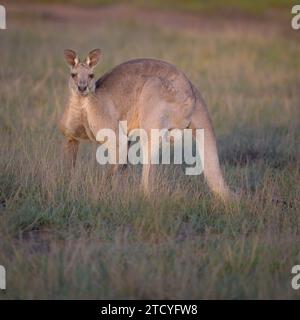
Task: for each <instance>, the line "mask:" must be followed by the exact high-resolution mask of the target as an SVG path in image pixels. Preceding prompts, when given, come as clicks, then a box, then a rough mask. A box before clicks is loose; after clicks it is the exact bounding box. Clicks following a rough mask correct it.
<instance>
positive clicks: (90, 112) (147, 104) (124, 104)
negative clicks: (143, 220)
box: [60, 49, 231, 200]
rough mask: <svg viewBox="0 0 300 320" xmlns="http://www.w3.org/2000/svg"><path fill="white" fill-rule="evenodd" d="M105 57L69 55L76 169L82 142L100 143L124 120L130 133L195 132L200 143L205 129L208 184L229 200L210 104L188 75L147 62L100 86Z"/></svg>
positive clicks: (67, 130) (69, 126)
mask: <svg viewBox="0 0 300 320" xmlns="http://www.w3.org/2000/svg"><path fill="white" fill-rule="evenodd" d="M101 56H102V54H101V50H100V49H95V50H93V51H91V52H90V53H89V54H88V56H87V58H86V59H85V60H83V61H80V59H79V57H78V55H77V54H76V52H75V51H73V50H65V51H64V57H65V60H66V62H67V63H68V65H69V66H70V70H71V73H70V79H69V87H70V95H69V99H68V103H67V105H66V108H65V111H64V113H63V116H62V119H61V121H60V129H61V131H62V133H63V134H64V136H65V146H64V150H65V154H66V156H67V158H68V159H69V163H70V165H71V166H73V167H74V166H75V162H76V155H77V152H78V146H79V142H80V141H81V140H90V141H95V142H96V135H97V132H98V131H99V130H100V129H102V128H109V129H113V130H115V132H118V124H119V121H122V120H126V121H127V123H128V130H131V129H137V128H142V129H144V130H146V131H147V132H149V131H150V130H151V129H152V128H155V129H174V128H176V129H181V130H182V129H186V128H189V129H192V130H193V137H195V135H194V132H195V130H196V129H204V159H205V165H204V176H205V179H206V181H207V183H208V185H209V187H210V189H211V190H212V192H213V193H214V194H216V195H218V196H220V197H221V198H222V199H224V200H226V199H229V198H230V196H231V192H230V190H229V188H228V186H227V184H226V183H225V181H224V179H223V175H222V171H221V168H220V164H219V158H218V152H217V144H216V138H215V134H214V130H213V127H212V122H211V119H210V116H209V113H208V110H207V107H206V104H205V102H204V100H203V98H202V96H201V94H200V92H199V90H197V88H196V87H195V86H194V85H193V84H192V83H191V82H190V81H189V79H188V78H187V77H186V76H185V74H184V73H183V72H181V71H180V70H178V69H177V68H176V67H175V66H174V65H172V64H170V63H167V62H164V61H161V60H156V59H148V58H147V59H135V60H130V61H127V62H124V63H122V64H120V65H118V66H116V67H115V68H113V69H112V70H111V71H109V72H107V73H105V74H104V75H103V76H102V77H101V78H99V79H98V80H95V78H94V68H95V66H96V65H97V64H98V62H99V60H100V58H101ZM142 149H143V148H142ZM149 152H151V150H149ZM150 168H151V164H150V163H149V164H144V165H143V170H142V181H141V182H142V183H141V185H142V188H143V190H144V192H145V193H148V192H149V174H150Z"/></svg>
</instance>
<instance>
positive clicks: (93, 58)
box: [86, 49, 102, 68]
mask: <svg viewBox="0 0 300 320" xmlns="http://www.w3.org/2000/svg"><path fill="white" fill-rule="evenodd" d="M101 55H102V53H101V50H100V49H95V50H93V51H91V52H90V53H89V54H88V56H87V58H86V63H87V64H88V66H89V67H91V68H93V67H95V66H96V65H97V63H98V62H99V60H100V57H101Z"/></svg>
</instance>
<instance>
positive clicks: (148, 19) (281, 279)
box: [0, 0, 300, 299]
mask: <svg viewBox="0 0 300 320" xmlns="http://www.w3.org/2000/svg"><path fill="white" fill-rule="evenodd" d="M1 4H3V5H5V7H6V10H7V29H6V30H0V58H1V64H0V81H1V86H0V99H1V104H0V108H1V112H0V134H1V144H0V148H1V149H0V151H1V152H0V264H1V265H3V266H5V267H6V270H7V277H8V279H7V290H6V292H5V293H4V292H3V291H2V290H1V292H0V299H1V298H3V299H10V298H26V299H30V298H39V299H42V298H53V299H55V298H74V299H76V298H95V299H100V298H106V299H109V298H111V299H113V298H123V299H125V298H140V299H142V298H148V299H153V298H156V299H166V298H170V299H171V298H173V299H200V298H201V299H211V298H214V299H218V298H226V299H237V298H252V299H253V298H254V299H257V298H264V299H271V298H299V293H298V291H296V290H293V289H292V288H291V286H290V282H291V268H292V266H293V265H295V264H299V263H300V253H299V243H300V216H299V210H300V196H299V195H300V185H299V181H300V169H299V168H300V162H299V161H300V160H299V159H300V146H299V138H300V105H299V101H300V91H299V88H300V78H299V75H300V59H299V57H300V30H298V31H297V30H293V29H292V28H291V19H292V17H293V16H292V14H291V8H292V5H293V4H295V2H294V1H289V0H264V1H262V0H228V1H221V0H211V1H204V0H198V1H196V0H186V1H183V0H182V1H180V0H175V1H171V0H165V1H158V0H153V1H137V0H134V1H121V0H120V1H111V0H87V1H83V0H67V1H50V0H49V1H47V0H41V1H30V2H27V1H23V0H19V1H16V0H15V1H13V0H9V1H2V2H1ZM98 47H99V48H101V49H102V52H103V58H102V61H101V63H100V64H99V66H98V67H97V70H96V75H97V76H99V77H100V76H101V75H102V74H103V73H104V72H106V71H108V70H110V69H111V68H112V67H114V66H115V65H117V64H119V63H121V62H124V61H126V60H129V59H133V58H138V57H152V58H157V59H162V60H166V61H168V62H170V63H173V64H175V65H176V66H177V67H178V68H179V69H181V70H182V71H183V72H184V73H185V74H186V75H187V76H188V77H189V79H191V81H192V82H193V83H194V84H195V86H197V87H198V88H200V90H201V92H202V94H203V97H204V99H205V100H206V102H207V104H208V109H209V112H210V114H211V118H212V121H213V125H214V128H215V132H216V135H217V138H218V145H219V151H220V152H219V153H220V158H221V164H222V169H223V170H224V172H225V177H226V181H228V183H229V185H230V187H231V188H232V189H233V190H235V191H237V192H239V193H240V194H241V200H240V201H239V202H237V203H229V204H223V203H220V202H218V201H217V200H216V199H215V198H213V197H212V195H211V194H210V192H209V191H208V190H207V187H206V184H205V183H204V181H203V178H202V177H187V176H185V175H184V173H183V171H182V170H181V168H177V167H176V166H168V168H161V174H160V175H159V177H158V179H159V182H158V183H157V188H156V189H155V191H154V194H153V196H152V198H151V199H150V200H149V199H145V198H144V197H143V195H142V194H141V193H140V191H139V178H140V171H139V168H130V170H129V174H127V175H124V176H115V177H114V178H113V179H109V178H107V176H106V173H105V170H104V169H103V168H100V167H99V165H97V163H96V161H95V154H96V146H92V145H89V144H87V145H82V146H81V147H80V152H79V161H78V163H77V167H76V172H75V174H74V176H73V177H72V179H71V180H70V179H68V176H67V174H66V172H65V171H64V167H63V165H62V157H61V144H62V142H63V137H62V135H61V134H60V132H59V130H58V127H57V122H58V120H59V119H60V117H61V114H62V112H63V109H64V105H65V101H66V98H67V95H68V85H67V82H68V77H69V68H68V66H67V65H66V63H65V61H64V57H63V50H64V49H66V48H69V49H73V50H76V51H77V52H78V53H79V55H80V57H82V58H84V57H85V56H86V54H87V53H88V52H89V51H90V50H92V49H94V48H98Z"/></svg>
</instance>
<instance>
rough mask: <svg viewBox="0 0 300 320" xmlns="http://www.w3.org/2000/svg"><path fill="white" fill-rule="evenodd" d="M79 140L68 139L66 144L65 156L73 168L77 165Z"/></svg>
mask: <svg viewBox="0 0 300 320" xmlns="http://www.w3.org/2000/svg"><path fill="white" fill-rule="evenodd" d="M78 147H79V141H78V140H75V139H67V140H66V142H65V145H64V156H65V159H66V161H67V163H68V166H69V167H71V168H74V167H75V164H76V158H77V152H78Z"/></svg>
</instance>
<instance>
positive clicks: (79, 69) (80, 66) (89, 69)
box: [64, 49, 101, 96]
mask: <svg viewBox="0 0 300 320" xmlns="http://www.w3.org/2000/svg"><path fill="white" fill-rule="evenodd" d="M64 55H65V59H66V61H67V63H68V65H69V66H70V69H71V74H70V81H69V83H70V88H71V90H72V91H73V92H74V93H76V94H78V95H81V96H87V95H88V94H89V93H93V92H94V91H95V79H94V73H93V69H94V67H95V66H96V65H97V63H98V62H99V60H100V57H101V51H100V49H95V50H93V51H91V52H90V53H89V54H88V56H87V58H86V59H85V60H84V61H82V62H81V61H80V60H79V58H78V55H77V54H76V52H75V51H73V50H69V49H67V50H65V51H64Z"/></svg>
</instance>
